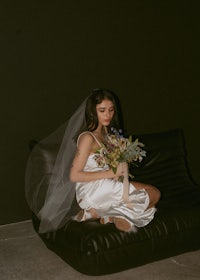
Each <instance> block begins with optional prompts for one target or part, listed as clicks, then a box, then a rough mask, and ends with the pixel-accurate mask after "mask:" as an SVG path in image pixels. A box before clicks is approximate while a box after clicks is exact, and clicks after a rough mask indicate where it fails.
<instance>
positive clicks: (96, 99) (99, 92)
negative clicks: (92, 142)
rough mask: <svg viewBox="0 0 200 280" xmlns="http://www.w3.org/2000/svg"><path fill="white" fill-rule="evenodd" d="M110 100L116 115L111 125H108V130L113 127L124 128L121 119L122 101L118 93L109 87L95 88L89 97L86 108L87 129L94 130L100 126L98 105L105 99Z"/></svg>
mask: <svg viewBox="0 0 200 280" xmlns="http://www.w3.org/2000/svg"><path fill="white" fill-rule="evenodd" d="M105 99H107V100H110V101H112V103H113V106H114V116H113V118H112V121H111V123H110V125H109V126H108V131H109V130H110V128H111V127H114V128H116V129H119V128H122V127H121V126H122V123H120V122H122V119H120V117H121V116H120V114H121V109H120V102H119V99H118V97H117V95H116V94H115V93H114V92H112V91H111V90H108V89H94V90H93V92H92V94H91V95H90V96H89V97H88V100H87V103H86V109H85V120H86V125H87V129H88V130H89V131H94V130H95V129H96V128H97V126H98V118H97V111H96V105H97V104H100V103H101V102H102V101H103V100H105Z"/></svg>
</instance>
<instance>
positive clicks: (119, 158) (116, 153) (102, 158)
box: [95, 128, 146, 173]
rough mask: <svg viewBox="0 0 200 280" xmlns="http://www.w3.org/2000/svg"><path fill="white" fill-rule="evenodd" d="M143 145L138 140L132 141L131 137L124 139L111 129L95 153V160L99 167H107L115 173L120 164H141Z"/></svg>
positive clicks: (144, 153)
mask: <svg viewBox="0 0 200 280" xmlns="http://www.w3.org/2000/svg"><path fill="white" fill-rule="evenodd" d="M143 147H144V144H143V143H141V142H139V140H138V139H135V140H134V141H132V137H131V136H129V138H126V137H124V136H123V135H122V134H121V131H120V130H119V131H117V130H116V129H114V128H113V129H112V130H111V133H110V134H107V135H106V136H105V141H104V143H103V144H102V146H101V148H100V149H98V150H97V151H96V155H95V159H96V161H97V163H98V166H99V167H103V166H104V165H106V164H107V165H108V166H109V167H110V168H112V170H113V172H114V173H116V171H117V166H118V164H119V163H120V162H126V163H131V162H133V161H139V162H141V161H142V160H143V157H145V156H146V151H145V150H143Z"/></svg>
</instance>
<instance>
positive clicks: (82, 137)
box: [77, 131, 95, 145]
mask: <svg viewBox="0 0 200 280" xmlns="http://www.w3.org/2000/svg"><path fill="white" fill-rule="evenodd" d="M80 141H81V142H86V141H87V142H88V141H89V142H90V143H91V142H94V141H95V139H94V137H93V135H92V132H90V131H83V132H82V133H80V134H79V136H78V139H77V145H78V143H79V142H80Z"/></svg>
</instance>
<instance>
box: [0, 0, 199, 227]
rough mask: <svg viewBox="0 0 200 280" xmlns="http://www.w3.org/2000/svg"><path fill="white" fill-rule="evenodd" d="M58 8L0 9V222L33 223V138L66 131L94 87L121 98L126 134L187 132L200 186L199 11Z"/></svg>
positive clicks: (76, 4) (87, 5) (141, 6)
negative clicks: (27, 185) (29, 181)
mask: <svg viewBox="0 0 200 280" xmlns="http://www.w3.org/2000/svg"><path fill="white" fill-rule="evenodd" d="M13 2H14V1H13ZM62 2H63V3H62V4H60V2H59V1H57V2H56V1H54V3H55V4H49V3H48V1H46V3H48V4H46V5H45V4H44V3H45V1H40V2H39V1H38V3H37V1H24V3H23V2H22V1H16V2H14V3H13V4H12V5H10V1H8V4H2V3H1V4H0V5H1V7H0V13H1V26H0V29H1V36H0V37H1V44H0V53H1V62H0V67H1V72H0V74H1V83H0V93H1V103H0V108H1V110H0V114H1V116H0V124H1V137H0V143H1V144H0V149H1V157H0V160H1V168H0V176H1V196H0V205H1V208H0V223H1V224H3V223H10V222H15V221H20V220H23V219H27V218H29V217H30V213H29V209H28V207H27V205H26V201H25V198H24V173H25V167H26V161H27V158H28V154H29V150H28V142H29V140H30V139H33V138H35V139H42V138H43V137H45V136H47V135H48V134H49V133H50V132H52V131H53V130H54V129H55V128H56V127H57V126H59V125H60V124H61V123H63V122H64V121H65V120H66V119H67V118H68V117H69V116H70V115H71V113H72V112H73V111H74V109H75V108H76V107H77V106H78V105H79V103H80V102H81V101H82V100H83V98H84V97H86V96H87V95H88V94H89V93H90V91H91V89H92V88H97V87H106V88H110V89H112V90H114V91H115V92H116V93H117V94H118V95H119V97H120V99H121V101H122V108H123V110H124V119H125V122H126V126H127V129H128V131H129V132H130V133H145V132H159V131H164V130H168V129H172V128H176V127H181V128H183V131H184V133H185V138H186V145H187V149H188V156H189V163H190V166H191V171H192V174H193V177H194V178H195V180H196V181H197V182H198V183H200V174H199V166H198V163H199V142H200V133H199V119H200V113H199V100H198V95H199V77H198V74H199V73H198V70H199V61H198V60H199V47H200V44H199V27H200V24H199V23H200V22H199V14H198V9H197V7H195V5H194V3H193V2H192V1H191V2H188V4H187V5H186V4H183V3H182V2H180V3H181V5H178V4H176V3H177V2H176V1H172V4H169V3H170V1H132V0H130V1H114V0H112V1H104V0H101V1H92V0H91V1H87V0H86V1H62ZM150 2H151V3H150ZM160 2H162V3H160ZM197 2H198V1H197Z"/></svg>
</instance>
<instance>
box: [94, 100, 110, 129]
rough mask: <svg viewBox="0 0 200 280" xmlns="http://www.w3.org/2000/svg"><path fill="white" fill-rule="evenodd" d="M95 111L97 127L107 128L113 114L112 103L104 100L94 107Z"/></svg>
mask: <svg viewBox="0 0 200 280" xmlns="http://www.w3.org/2000/svg"><path fill="white" fill-rule="evenodd" d="M96 110H97V117H98V122H99V125H102V126H108V125H109V124H110V122H111V120H112V118H113V116H114V113H115V109H114V105H113V102H112V101H111V100H108V99H104V100H103V101H102V102H101V103H100V104H97V105H96Z"/></svg>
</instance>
